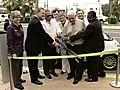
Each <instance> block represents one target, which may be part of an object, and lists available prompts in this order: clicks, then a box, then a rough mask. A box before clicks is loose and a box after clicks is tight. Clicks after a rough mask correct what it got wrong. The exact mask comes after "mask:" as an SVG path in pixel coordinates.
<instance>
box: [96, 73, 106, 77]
mask: <svg viewBox="0 0 120 90" xmlns="http://www.w3.org/2000/svg"><path fill="white" fill-rule="evenodd" d="M98 77H106V73H105V72H103V73H99V74H98Z"/></svg>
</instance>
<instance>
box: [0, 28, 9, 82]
mask: <svg viewBox="0 0 120 90" xmlns="http://www.w3.org/2000/svg"><path fill="white" fill-rule="evenodd" d="M0 56H1V57H0V60H1V71H2V82H3V83H7V82H9V66H8V65H9V64H8V58H7V35H6V32H5V31H3V30H0Z"/></svg>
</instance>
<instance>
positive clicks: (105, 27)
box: [102, 26, 120, 30]
mask: <svg viewBox="0 0 120 90" xmlns="http://www.w3.org/2000/svg"><path fill="white" fill-rule="evenodd" d="M102 28H103V30H104V29H113V30H114V29H115V30H120V26H102Z"/></svg>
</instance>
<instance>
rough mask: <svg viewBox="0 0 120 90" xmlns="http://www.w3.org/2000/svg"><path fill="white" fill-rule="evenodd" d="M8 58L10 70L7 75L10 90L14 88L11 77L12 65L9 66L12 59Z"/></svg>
mask: <svg viewBox="0 0 120 90" xmlns="http://www.w3.org/2000/svg"><path fill="white" fill-rule="evenodd" d="M8 60H9V69H10V70H9V71H10V72H9V74H10V75H9V76H10V90H14V88H13V78H12V66H11V60H12V59H11V58H10V57H9V58H8Z"/></svg>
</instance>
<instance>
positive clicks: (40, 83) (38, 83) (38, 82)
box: [32, 80, 43, 85]
mask: <svg viewBox="0 0 120 90" xmlns="http://www.w3.org/2000/svg"><path fill="white" fill-rule="evenodd" d="M32 83H34V84H36V85H42V84H43V83H42V82H41V81H39V80H36V81H32Z"/></svg>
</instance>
